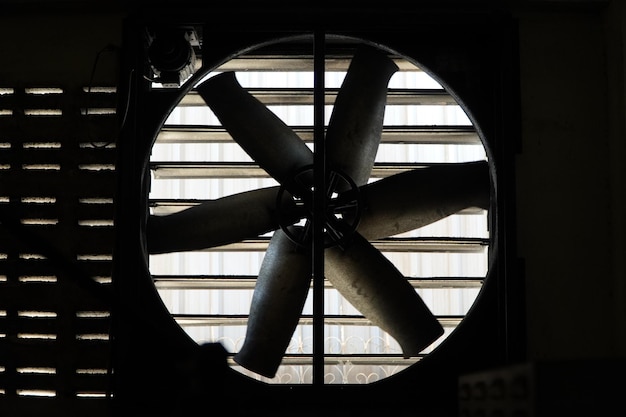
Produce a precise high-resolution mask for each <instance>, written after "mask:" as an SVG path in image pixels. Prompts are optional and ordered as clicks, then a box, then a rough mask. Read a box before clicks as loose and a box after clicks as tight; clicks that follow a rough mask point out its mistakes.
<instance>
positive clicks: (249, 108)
mask: <svg viewBox="0 0 626 417" xmlns="http://www.w3.org/2000/svg"><path fill="white" fill-rule="evenodd" d="M197 91H198V93H199V94H200V96H202V98H203V99H204V101H205V102H206V103H207V105H208V106H209V107H210V108H211V110H213V113H215V115H216V116H217V118H218V119H219V120H220V122H221V123H222V126H224V128H225V129H226V130H227V131H228V132H229V133H230V135H231V136H232V138H233V139H234V140H235V141H236V142H237V143H238V144H239V145H240V146H241V147H242V148H243V149H244V150H245V151H246V152H247V153H248V155H250V157H251V158H252V159H254V161H256V162H257V163H258V164H259V166H260V167H261V168H263V169H264V170H265V171H267V173H268V174H269V175H271V176H272V177H273V178H274V179H275V180H276V181H278V182H279V183H280V184H281V185H283V186H285V187H286V188H287V189H288V190H289V191H291V192H294V191H299V192H300V193H301V192H302V191H303V189H302V188H299V189H296V188H294V187H293V184H292V181H293V178H294V175H295V174H296V173H298V172H299V171H300V170H301V169H302V168H304V167H307V166H311V165H312V164H313V153H312V152H311V150H310V149H309V147H308V146H307V145H306V144H305V143H304V141H303V140H302V139H301V138H300V137H299V136H298V135H297V134H296V133H295V132H294V131H293V130H292V129H291V128H290V127H289V126H287V124H285V122H283V121H282V120H281V119H280V118H279V117H278V116H276V115H275V114H274V113H272V111H270V110H269V109H268V108H267V107H266V106H265V105H264V104H263V103H261V102H260V101H259V100H258V99H257V98H256V97H254V96H253V95H252V94H250V93H249V92H247V91H246V90H244V89H243V88H242V87H241V85H240V84H239V82H238V81H237V78H236V77H235V73H234V72H224V73H221V74H218V75H216V76H214V77H211V78H209V79H208V80H206V81H204V82H203V83H202V84H200V86H198V87H197ZM308 185H311V184H310V183H309V184H308ZM305 191H308V189H305Z"/></svg>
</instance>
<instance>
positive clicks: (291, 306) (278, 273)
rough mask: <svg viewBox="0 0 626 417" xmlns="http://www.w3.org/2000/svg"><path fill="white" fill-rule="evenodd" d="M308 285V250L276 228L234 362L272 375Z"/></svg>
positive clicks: (301, 306) (296, 323) (299, 312)
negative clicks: (241, 344)
mask: <svg viewBox="0 0 626 417" xmlns="http://www.w3.org/2000/svg"><path fill="white" fill-rule="evenodd" d="M310 285H311V257H310V251H308V250H303V249H302V248H301V247H299V246H297V245H296V244H294V243H293V242H292V241H291V240H289V238H288V237H287V235H286V234H285V233H284V232H283V231H282V230H280V229H279V230H276V232H274V235H273V236H272V239H271V241H270V245H269V247H268V249H267V251H266V253H265V257H264V258H263V263H262V265H261V269H260V271H259V277H258V278H257V282H256V286H255V288H254V295H253V296H252V303H251V306H250V316H249V319H248V325H247V330H246V338H245V341H244V343H243V346H242V347H241V349H240V350H239V352H238V353H237V354H235V356H234V360H235V362H237V363H238V364H240V365H241V366H243V367H244V368H246V369H249V370H251V371H253V372H256V373H258V374H260V375H263V376H266V377H269V378H273V377H274V375H275V374H276V371H277V370H278V367H279V365H280V363H281V361H282V358H283V355H284V354H285V350H286V349H287V347H288V346H289V341H290V340H291V336H292V335H293V332H294V330H295V329H296V326H297V325H298V321H299V319H300V315H301V314H302V308H303V307H304V303H305V301H306V297H307V294H308V291H309V288H310Z"/></svg>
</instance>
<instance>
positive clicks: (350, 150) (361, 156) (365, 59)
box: [326, 45, 398, 191]
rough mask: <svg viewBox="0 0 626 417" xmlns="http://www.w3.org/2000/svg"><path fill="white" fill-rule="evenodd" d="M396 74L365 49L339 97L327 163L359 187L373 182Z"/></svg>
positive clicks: (356, 58)
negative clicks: (388, 103)
mask: <svg viewBox="0 0 626 417" xmlns="http://www.w3.org/2000/svg"><path fill="white" fill-rule="evenodd" d="M397 70H398V66H397V65H396V64H395V63H394V62H393V60H391V59H390V58H389V57H388V56H387V55H386V54H385V53H384V52H382V51H381V50H379V49H377V48H373V47H370V46H366V45H362V46H360V47H359V48H357V50H356V52H355V54H354V57H353V59H352V61H351V62H350V66H349V67H348V71H347V72H346V76H345V78H344V80H343V83H342V84H341V88H340V89H339V92H338V94H337V99H336V100H335V104H334V106H333V111H332V114H331V116H330V120H329V122H328V129H327V132H326V143H327V145H326V146H327V148H326V149H327V161H328V165H329V166H330V168H331V169H336V170H338V171H340V172H343V173H345V174H347V175H348V176H349V177H351V178H352V180H353V181H354V183H355V184H356V185H358V186H360V185H363V184H366V183H367V181H368V180H369V178H370V174H371V171H372V167H373V166H374V160H375V158H376V153H377V152H378V145H379V143H380V138H381V133H382V129H383V117H384V115H385V106H386V103H387V85H388V83H389V80H390V78H391V76H392V75H393V74H394V73H395V72H396V71H397ZM337 191H345V190H342V189H338V190H337Z"/></svg>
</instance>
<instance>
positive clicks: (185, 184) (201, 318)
mask: <svg viewBox="0 0 626 417" xmlns="http://www.w3.org/2000/svg"><path fill="white" fill-rule="evenodd" d="M360 43H361V41H359V40H354V39H345V38H337V39H334V38H332V39H329V42H328V45H327V46H326V54H325V60H324V68H325V74H324V77H323V84H324V95H323V97H324V102H325V105H324V107H323V114H324V126H325V129H326V128H328V126H329V123H330V120H331V115H332V114H333V110H334V102H335V99H336V98H337V95H338V93H339V91H340V90H341V88H342V83H343V81H344V79H345V77H346V73H347V70H348V68H349V65H350V63H351V62H352V59H353V56H354V50H355V47H356V45H357V44H360ZM303 45H304V46H303ZM381 51H383V52H384V53H385V54H387V55H388V56H389V57H390V58H391V59H392V60H393V62H394V63H395V64H396V65H397V67H398V69H397V71H395V72H394V73H393V75H392V76H391V77H390V79H389V81H388V86H387V95H386V105H385V108H384V120H383V128H382V134H381V136H380V144H379V145H378V150H377V153H376V156H375V162H374V165H373V169H372V171H371V176H370V178H369V180H368V183H369V184H372V183H375V182H377V181H380V180H382V179H385V178H389V177H392V176H396V175H399V174H401V173H404V172H409V171H416V170H426V169H430V168H442V169H446V168H447V167H453V166H462V165H463V164H465V163H468V162H474V161H483V162H484V161H487V154H486V151H485V148H484V146H483V143H482V142H481V139H480V137H479V135H478V134H477V130H476V128H475V126H474V125H473V123H472V121H471V118H470V117H469V113H468V112H467V111H466V110H465V109H463V108H462V107H461V105H460V104H459V103H458V102H457V101H456V100H455V99H454V96H453V95H452V94H451V92H449V91H447V90H446V89H445V88H444V87H443V86H442V84H440V83H439V82H438V81H437V79H436V78H435V76H434V75H433V74H429V73H428V72H427V71H426V70H425V69H423V68H420V67H419V64H418V63H416V62H413V61H411V60H410V59H407V58H405V57H403V56H401V55H399V54H397V53H394V52H393V51H389V50H386V49H381ZM315 62H316V61H315V58H314V54H313V47H312V44H310V43H307V42H304V43H301V40H299V39H298V40H296V41H295V42H293V41H291V40H286V41H285V42H279V43H276V44H272V45H267V46H264V47H260V48H257V49H254V50H251V51H249V52H246V53H244V54H241V55H238V56H237V57H235V58H233V59H232V60H230V61H228V62H225V63H224V64H223V65H221V66H219V67H217V68H215V69H213V70H212V71H210V72H209V73H207V74H206V75H205V76H204V78H203V79H202V80H201V81H200V82H198V83H196V85H194V88H192V89H190V91H189V92H188V93H187V94H186V95H185V96H184V97H183V98H182V99H181V100H180V102H179V103H178V104H177V105H176V106H175V108H174V109H173V110H172V112H171V113H170V114H169V116H168V117H167V120H166V122H165V123H164V125H163V126H162V127H161V129H160V131H159V133H158V136H157V138H156V140H155V142H154V146H153V148H152V154H151V159H150V170H151V175H152V183H151V191H150V195H149V204H150V210H151V215H152V216H155V217H158V218H165V217H166V216H169V215H172V214H174V213H178V212H182V211H183V210H186V209H189V208H191V207H197V206H201V205H203V204H207V203H210V202H212V201H215V200H218V199H222V198H223V197H228V196H236V195H240V194H241V193H244V192H247V191H255V190H260V189H265V188H268V187H278V186H280V185H281V184H280V183H279V182H278V181H277V180H276V178H274V177H272V176H271V175H270V174H268V172H267V170H266V169H264V168H262V167H261V166H260V164H259V162H258V161H257V160H255V159H254V158H253V157H251V156H250V154H249V153H247V152H246V151H245V150H244V149H243V148H242V146H241V145H240V144H239V143H238V142H237V141H235V140H234V139H233V137H232V136H231V134H230V133H229V131H228V129H226V128H225V126H223V124H222V122H220V119H219V118H218V117H217V116H216V114H215V113H214V112H213V110H212V109H211V108H210V106H207V103H206V102H205V100H204V99H203V98H202V96H201V95H200V94H199V92H198V90H197V88H196V87H198V86H200V85H201V84H202V83H203V82H204V81H205V80H207V79H209V78H212V77H215V76H216V75H218V74H221V73H226V72H230V71H234V72H235V77H236V80H237V82H238V83H239V84H240V85H241V86H242V87H243V89H244V90H246V91H247V92H249V93H250V94H252V95H253V96H254V97H256V98H258V99H259V100H260V101H261V102H262V103H263V104H264V105H265V106H266V107H267V108H268V109H269V110H270V111H271V112H273V113H274V114H275V115H277V116H278V117H279V118H280V120H282V121H283V122H284V123H285V124H286V125H287V126H289V128H290V129H291V130H292V131H293V132H294V133H295V134H296V135H297V136H298V137H299V138H300V139H302V141H303V142H304V143H305V144H306V146H307V147H308V148H309V149H310V150H311V152H312V153H315V152H317V151H319V142H316V138H317V137H319V136H317V137H316V131H317V129H319V124H317V125H316V120H317V119H316V111H318V110H319V107H317V108H316V106H315V97H316V91H319V84H318V83H319V78H316V75H315V71H314V68H315ZM153 87H154V88H161V87H162V86H160V85H158V84H155V85H154V86H153ZM363 88H367V86H364V87H363ZM316 109H318V110H316ZM318 114H319V113H318ZM325 146H327V145H325ZM422 187H423V185H422V184H419V183H415V184H410V185H409V186H403V187H402V188H401V189H400V191H399V193H400V194H403V195H419V193H421V192H422V191H421V190H422V189H423V188H422ZM488 190H489V184H488V183H487V193H488ZM394 193H395V192H390V196H391V197H394ZM233 216H234V214H233ZM227 217H228V218H210V219H209V218H207V219H206V221H207V222H225V223H227V224H232V225H233V227H235V225H236V224H238V223H241V222H246V221H248V220H246V219H243V218H241V219H236V218H232V216H227ZM357 230H358V227H357ZM274 233H276V232H275V231H274V230H272V231H269V232H267V233H263V234H259V235H258V236H249V237H246V238H245V239H241V240H238V241H236V242H229V243H227V244H224V245H214V246H210V247H202V248H201V247H198V248H194V249H191V250H187V249H186V250H175V251H171V252H169V253H160V254H152V255H151V256H150V260H149V262H150V264H149V266H150V272H151V274H152V276H153V281H154V284H155V286H156V288H157V289H158V292H159V294H160V296H161V298H162V300H163V302H164V303H165V305H166V307H167V309H168V310H169V312H170V313H171V315H172V317H173V318H174V319H175V320H176V322H177V323H178V324H179V325H180V326H181V327H182V328H183V329H184V330H185V332H187V333H188V334H189V335H190V336H191V337H192V338H193V339H194V340H195V341H197V342H198V343H199V344H202V343H207V342H219V343H221V344H223V346H224V347H225V349H226V350H227V351H228V352H229V353H230V355H229V363H230V365H231V366H232V367H233V368H234V369H236V370H237V371H239V372H241V373H243V374H245V375H248V376H250V377H252V378H254V379H257V380H259V381H264V382H267V383H271V384H311V383H313V375H314V374H315V372H318V371H316V369H314V368H315V367H317V366H323V380H324V383H325V384H367V383H371V382H376V381H379V380H382V379H385V378H388V377H390V376H392V375H394V374H396V373H398V372H401V371H402V370H404V369H407V368H408V367H411V366H413V365H414V364H416V363H417V362H419V361H420V360H421V359H422V358H423V357H425V356H426V355H429V354H431V353H432V352H434V351H435V350H436V349H437V347H438V346H439V345H440V344H442V343H445V342H446V339H447V338H448V336H449V335H450V334H452V332H454V331H455V329H456V328H457V327H458V326H459V325H461V323H462V321H463V320H464V318H465V317H466V316H467V315H468V314H469V313H470V311H471V309H472V306H473V305H474V304H475V303H476V302H478V301H479V294H480V290H481V287H482V285H483V282H484V280H485V277H486V276H487V272H488V269H489V247H490V233H489V227H488V210H487V209H486V208H484V207H482V208H481V207H478V206H477V205H469V206H468V207H466V208H463V209H461V210H459V211H458V212H455V213H454V214H451V215H449V216H447V217H445V218H443V219H441V220H438V221H435V222H433V223H431V224H428V225H425V226H423V227H418V228H415V229H413V230H408V231H403V232H401V233H397V234H390V235H388V236H383V237H376V238H372V239H369V241H370V243H371V244H372V246H373V247H374V248H375V249H376V250H377V251H379V252H380V253H382V254H383V255H384V257H385V258H386V259H388V260H389V261H391V263H392V264H393V265H394V266H395V268H396V269H397V270H398V271H399V272H400V273H401V275H402V276H403V277H404V278H406V281H407V282H408V283H409V284H410V285H411V287H412V288H413V289H414V290H415V292H416V293H417V294H418V295H419V298H420V299H421V300H423V302H424V303H425V305H426V306H427V308H428V309H429V310H430V311H431V312H432V313H433V314H434V315H435V317H436V319H437V321H438V322H439V323H440V324H441V325H442V326H443V329H444V333H443V335H442V336H440V337H439V338H437V339H436V340H435V341H434V342H433V343H431V344H429V345H428V346H426V347H425V348H424V349H423V350H421V351H420V352H419V353H417V354H413V355H411V356H410V357H406V356H407V355H406V354H404V353H403V350H402V348H401V346H400V344H399V342H398V341H397V340H396V338H394V337H392V336H391V335H390V334H389V333H388V332H386V331H384V330H382V329H381V328H380V327H378V326H377V325H375V324H373V323H372V321H371V320H370V319H369V318H367V317H366V316H365V315H364V314H363V312H362V311H360V310H359V309H357V308H355V306H354V305H353V304H352V303H351V302H350V301H348V300H347V299H346V298H345V297H344V296H343V295H342V293H341V292H340V291H338V290H337V289H336V287H335V286H334V285H333V284H332V283H331V282H330V280H327V279H326V280H323V282H322V285H319V284H318V286H317V287H316V284H315V282H312V283H311V286H310V289H309V290H308V295H307V297H306V300H305V303H304V308H303V310H302V313H301V316H300V317H299V321H298V325H297V327H296V330H295V332H294V333H293V336H292V337H291V339H290V342H289V345H288V347H287V349H286V352H285V354H284V356H283V357H282V358H281V363H280V366H279V368H278V371H277V372H276V375H275V376H274V377H267V376H262V375H260V374H258V373H256V372H253V371H250V370H249V369H246V368H244V367H242V366H240V365H239V364H238V363H237V362H236V361H235V360H234V359H233V355H235V354H236V353H237V352H239V351H240V350H241V348H242V344H243V342H244V340H245V337H246V326H247V324H248V321H249V316H250V314H251V304H252V302H253V295H254V289H255V285H257V277H258V276H259V272H260V270H261V268H262V265H263V262H264V259H265V257H266V255H267V250H268V245H270V242H271V240H272V236H273V235H274ZM324 252H325V251H324ZM314 278H315V277H314ZM318 279H319V278H318ZM318 282H319V281H318ZM315 291H318V294H319V291H321V292H323V302H322V303H321V304H316V303H318V301H316V297H317V296H316V295H315ZM317 300H319V298H317ZM320 305H323V309H322V310H321V312H320V310H319V306H320ZM316 306H317V307H316ZM320 320H321V321H323V325H322V326H321V328H322V329H323V348H316V347H315V344H316V342H315V337H316V336H315V331H316V330H315V326H316V323H319V322H320ZM318 325H319V324H318ZM319 328H320V327H318V329H319ZM316 349H319V351H321V352H322V354H321V356H323V360H322V361H321V365H320V361H318V360H317V359H316V358H319V356H320V353H319V351H317V350H316Z"/></svg>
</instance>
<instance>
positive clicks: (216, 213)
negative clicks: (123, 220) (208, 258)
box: [146, 187, 296, 254]
mask: <svg viewBox="0 0 626 417" xmlns="http://www.w3.org/2000/svg"><path fill="white" fill-rule="evenodd" d="M278 190H279V187H267V188H260V189H257V190H251V191H246V192H242V193H238V194H233V195H229V196H225V197H222V198H219V199H216V200H210V201H206V202H203V203H202V204H199V205H197V206H193V207H190V208H188V209H185V210H182V211H180V212H177V213H173V214H168V215H165V216H150V217H149V218H148V226H147V231H146V235H147V242H148V253H151V254H157V253H167V252H180V251H189V250H198V249H204V248H211V247H215V246H221V245H226V244H229V243H234V242H239V241H241V240H244V239H250V238H254V237H257V236H259V235H262V234H264V233H267V232H269V231H272V230H275V229H276V228H277V227H278V223H277V221H276V199H277V196H278ZM282 201H283V202H282V208H283V212H282V215H283V216H289V215H290V213H291V210H294V212H295V206H294V205H293V200H292V199H291V198H289V197H288V194H283V200H282ZM295 219H296V217H294V220H295Z"/></svg>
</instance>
